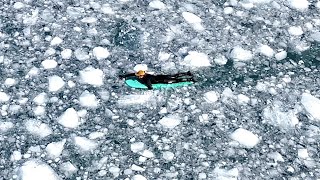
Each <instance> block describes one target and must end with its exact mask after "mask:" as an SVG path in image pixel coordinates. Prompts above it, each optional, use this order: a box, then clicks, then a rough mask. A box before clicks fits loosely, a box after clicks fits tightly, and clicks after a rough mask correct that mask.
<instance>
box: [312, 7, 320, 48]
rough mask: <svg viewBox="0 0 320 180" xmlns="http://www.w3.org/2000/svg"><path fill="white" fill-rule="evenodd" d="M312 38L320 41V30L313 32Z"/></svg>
mask: <svg viewBox="0 0 320 180" xmlns="http://www.w3.org/2000/svg"><path fill="white" fill-rule="evenodd" d="M319 4H320V1H319ZM311 38H312V39H313V40H315V41H317V42H320V31H317V32H314V33H312V34H311Z"/></svg>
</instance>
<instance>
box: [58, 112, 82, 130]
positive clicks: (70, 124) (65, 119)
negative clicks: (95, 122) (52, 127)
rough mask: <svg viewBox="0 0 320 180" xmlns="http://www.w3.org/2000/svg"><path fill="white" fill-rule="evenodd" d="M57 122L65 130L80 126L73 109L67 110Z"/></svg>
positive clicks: (77, 116)
mask: <svg viewBox="0 0 320 180" xmlns="http://www.w3.org/2000/svg"><path fill="white" fill-rule="evenodd" d="M57 121H58V123H59V124H61V125H62V126H64V127H66V128H76V127H78V126H79V125H80V124H81V122H80V118H79V115H78V113H77V111H76V110H74V109H73V108H68V109H67V110H66V111H65V112H64V113H63V114H62V115H61V116H60V117H59V118H58V120H57Z"/></svg>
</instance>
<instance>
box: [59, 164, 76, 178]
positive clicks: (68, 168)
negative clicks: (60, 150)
mask: <svg viewBox="0 0 320 180" xmlns="http://www.w3.org/2000/svg"><path fill="white" fill-rule="evenodd" d="M60 169H61V171H63V173H64V174H65V175H66V176H70V175H72V174H74V173H76V172H77V171H78V169H77V168H76V167H75V166H74V165H73V164H71V163H70V162H65V163H62V164H61V165H60Z"/></svg>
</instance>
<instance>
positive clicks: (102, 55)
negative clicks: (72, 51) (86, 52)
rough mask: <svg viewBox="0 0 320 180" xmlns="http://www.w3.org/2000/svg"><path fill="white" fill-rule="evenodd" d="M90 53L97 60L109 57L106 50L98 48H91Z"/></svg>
mask: <svg viewBox="0 0 320 180" xmlns="http://www.w3.org/2000/svg"><path fill="white" fill-rule="evenodd" d="M92 53H93V55H94V56H95V57H96V58H97V60H102V59H106V58H107V57H109V55H110V53H109V51H108V49H107V48H104V47H100V46H99V47H95V48H93V50H92Z"/></svg>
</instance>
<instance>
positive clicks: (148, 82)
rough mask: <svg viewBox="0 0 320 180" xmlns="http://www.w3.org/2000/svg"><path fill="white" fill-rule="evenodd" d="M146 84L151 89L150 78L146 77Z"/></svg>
mask: <svg viewBox="0 0 320 180" xmlns="http://www.w3.org/2000/svg"><path fill="white" fill-rule="evenodd" d="M146 85H147V87H148V89H149V90H151V89H153V88H152V84H151V81H150V79H147V82H146Z"/></svg>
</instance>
